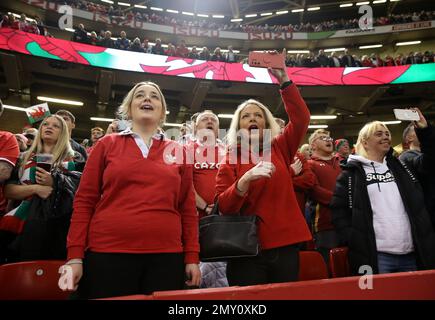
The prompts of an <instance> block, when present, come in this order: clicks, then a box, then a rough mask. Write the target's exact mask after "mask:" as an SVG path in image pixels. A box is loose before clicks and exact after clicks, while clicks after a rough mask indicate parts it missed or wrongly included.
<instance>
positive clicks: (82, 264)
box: [67, 82, 201, 298]
mask: <svg viewBox="0 0 435 320" xmlns="http://www.w3.org/2000/svg"><path fill="white" fill-rule="evenodd" d="M119 111H120V112H119V113H120V116H121V117H122V118H124V119H128V120H131V127H128V128H127V129H126V130H124V131H122V132H120V133H117V134H110V135H106V136H105V137H103V138H101V139H100V140H99V141H98V143H97V144H96V145H95V148H94V149H93V150H92V153H91V154H90V156H89V159H88V162H87V164H86V167H85V170H84V172H83V177H82V181H81V184H80V187H79V190H78V192H77V194H76V198H75V202H74V212H73V216H72V219H71V227H70V231H69V234H68V243H67V246H68V262H67V264H68V265H70V267H71V268H72V274H73V281H74V285H75V286H78V296H79V297H80V298H103V297H114V296H123V295H132V294H150V293H152V292H153V291H162V290H176V289H183V286H184V285H185V284H187V285H188V286H198V285H199V281H200V278H201V275H200V271H199V266H198V263H199V255H198V253H199V243H198V216H197V213H196V209H195V195H194V191H193V183H192V167H191V166H187V165H185V164H183V162H181V164H179V163H180V162H168V161H167V160H168V159H167V158H168V157H167V156H166V155H167V154H166V153H165V151H166V150H168V149H170V148H171V147H172V146H178V144H177V143H176V142H174V141H171V140H167V139H166V138H165V137H164V135H163V134H161V133H159V132H158V130H159V126H160V125H162V124H163V123H164V121H165V117H166V102H165V98H164V96H163V94H162V92H161V90H160V88H159V86H158V85H156V84H154V83H152V82H141V83H138V84H136V85H135V86H134V87H133V88H132V89H131V90H130V91H129V93H128V94H127V96H126V97H125V99H124V101H123V103H122V105H121V106H120V108H119ZM82 275H83V278H82ZM186 279H187V281H186V282H185V280H186ZM79 281H80V282H79Z"/></svg>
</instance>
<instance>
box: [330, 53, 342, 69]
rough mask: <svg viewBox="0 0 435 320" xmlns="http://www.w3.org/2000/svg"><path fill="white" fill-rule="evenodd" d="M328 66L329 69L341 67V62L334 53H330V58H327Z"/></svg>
mask: <svg viewBox="0 0 435 320" xmlns="http://www.w3.org/2000/svg"><path fill="white" fill-rule="evenodd" d="M329 66H330V67H341V61H340V59H339V58H338V56H337V53H335V51H333V52H331V56H330V57H329Z"/></svg>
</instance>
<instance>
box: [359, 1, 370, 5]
mask: <svg viewBox="0 0 435 320" xmlns="http://www.w3.org/2000/svg"><path fill="white" fill-rule="evenodd" d="M365 4H370V1H363V2H357V3H356V5H357V6H363V5H365Z"/></svg>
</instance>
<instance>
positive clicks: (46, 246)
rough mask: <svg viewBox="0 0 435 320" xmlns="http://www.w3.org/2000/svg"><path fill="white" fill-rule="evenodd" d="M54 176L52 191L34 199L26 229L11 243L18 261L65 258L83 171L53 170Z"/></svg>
mask: <svg viewBox="0 0 435 320" xmlns="http://www.w3.org/2000/svg"><path fill="white" fill-rule="evenodd" d="M52 175H53V192H52V193H51V195H50V196H49V197H48V198H47V199H45V200H44V199H41V198H39V197H36V196H35V197H33V198H32V202H31V204H30V208H29V211H30V212H29V216H28V218H27V220H26V223H25V225H24V228H23V232H22V233H21V234H20V235H18V236H17V238H16V239H15V241H14V243H13V244H12V245H11V246H12V250H13V251H14V252H15V253H16V255H17V257H18V260H19V261H24V260H50V259H54V260H65V259H66V238H67V234H68V230H69V225H70V220H71V215H72V211H73V201H74V195H75V193H76V191H77V188H78V185H79V183H80V177H81V173H80V172H77V171H69V172H63V171H62V172H60V171H54V172H53V173H52Z"/></svg>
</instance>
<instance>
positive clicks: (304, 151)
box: [299, 143, 313, 160]
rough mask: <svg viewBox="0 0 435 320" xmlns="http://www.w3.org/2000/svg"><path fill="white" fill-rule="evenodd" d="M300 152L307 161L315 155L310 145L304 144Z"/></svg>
mask: <svg viewBox="0 0 435 320" xmlns="http://www.w3.org/2000/svg"><path fill="white" fill-rule="evenodd" d="M299 152H300V153H301V154H303V155H304V157H305V159H306V160H310V159H311V155H312V154H313V150H312V149H311V146H310V145H309V144H308V143H306V144H303V145H302V146H301V147H300V149H299Z"/></svg>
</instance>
